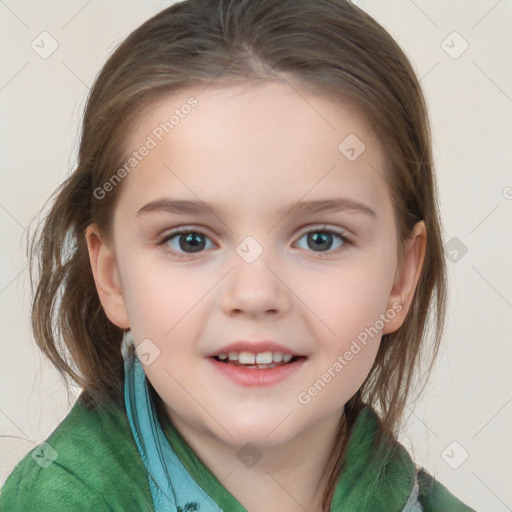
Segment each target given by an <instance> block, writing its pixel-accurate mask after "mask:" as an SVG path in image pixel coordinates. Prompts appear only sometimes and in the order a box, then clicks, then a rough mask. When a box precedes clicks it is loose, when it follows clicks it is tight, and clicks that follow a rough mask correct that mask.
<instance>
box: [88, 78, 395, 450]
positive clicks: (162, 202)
mask: <svg viewBox="0 0 512 512" xmlns="http://www.w3.org/2000/svg"><path fill="white" fill-rule="evenodd" d="M190 97H194V98H195V100H196V101H197V103H196V104H195V105H194V106H193V107H192V108H190V109H189V108H182V106H183V105H185V104H187V100H188V98H190ZM305 99H307V101H305ZM189 104H191V103H189ZM176 109H178V111H179V112H178V113H179V114H180V115H178V116H177V117H176V119H177V118H178V117H179V121H178V122H176V119H174V123H175V124H174V125H173V127H172V130H171V129H169V126H168V125H167V128H168V133H166V131H165V129H163V128H162V125H161V123H165V122H166V121H168V120H169V118H170V116H171V115H172V114H173V112H175V110H176ZM180 109H181V110H180ZM185 112H187V113H185ZM164 126H165V125H164ZM158 127H160V129H158ZM354 135H355V136H357V138H358V139H359V141H358V140H357V139H355V138H354ZM347 137H350V138H349V139H347V141H346V142H343V141H344V140H345V139H346V138H347ZM150 139H151V141H152V142H151V141H150ZM159 139H161V140H159ZM361 143H362V144H364V151H363V152H362V153H360V150H361V148H362V147H363V146H362V145H361ZM340 144H341V146H340ZM143 145H146V147H149V150H148V151H144V150H142V151H139V148H141V147H142V146H143ZM150 146H151V147H150ZM127 147H128V148H129V150H128V152H129V153H130V154H131V152H133V151H138V155H139V156H138V157H137V159H138V160H137V164H136V165H135V166H134V167H133V169H131V170H130V172H129V173H127V175H126V176H125V177H124V178H123V181H122V183H121V186H122V189H121V190H120V195H119V197H118V201H117V203H116V207H115V211H114V217H113V237H112V240H110V241H109V242H108V243H107V242H106V241H101V242H99V247H100V250H99V251H97V252H96V254H99V259H98V258H97V259H96V260H95V261H96V262H98V261H99V262H100V263H99V264H98V267H97V269H96V271H95V278H96V281H97V285H98V287H99V290H100V289H101V290H100V297H101V299H102V303H103V305H104V307H105V310H106V312H107V314H108V316H109V318H111V320H112V321H114V322H115V323H117V324H118V325H120V326H122V327H126V328H128V327H129V328H130V329H131V331H132V335H133V338H134V340H135V345H136V346H137V345H139V344H140V343H141V342H143V340H145V341H144V343H145V344H146V345H145V347H146V349H147V351H148V352H149V353H150V356H149V359H150V360H152V362H151V364H148V365H146V366H144V370H145V372H146V375H147V377H148V379H149V380H150V382H151V384H152V385H153V387H154V388H155V389H156V391H157V392H158V394H159V395H160V396H161V398H162V399H163V401H164V402H165V404H166V407H167V410H168V412H169V416H170V418H171V420H174V421H175V422H176V423H177V424H179V425H186V426H187V428H188V429H190V430H191V431H195V432H202V433H207V434H208V435H210V436H213V437H215V438H216V439H217V440H219V441H222V442H225V443H228V444H231V445H243V444H245V443H246V442H247V441H248V440H250V441H251V442H253V443H256V444H258V445H260V446H276V445H279V444H283V443H286V442H287V441H290V440H292V439H293V438H297V437H299V436H301V435H303V434H306V433H307V432H309V431H312V430H313V429H314V428H315V425H316V424H317V423H318V422H319V421H323V420H327V419H329V418H331V419H332V420H334V419H336V420H337V419H339V417H340V415H341V414H342V408H343V405H344V404H345V403H346V402H347V400H349V399H350V397H352V395H353V394H354V393H355V392H356V391H357V390H358V388H359V387H360V386H361V384H362V383H363V381H364V379H365V377H366V376H367V374H368V372H369V370H370V368H371V365H372V363H373V361H374V359H375V356H376V354H377V350H378V348H379V343H380V338H381V335H382V334H383V333H386V332H391V331H393V330H396V328H397V322H400V318H401V314H399V313H398V311H399V309H400V307H397V306H396V304H397V303H398V302H399V300H398V299H399V297H398V296H397V295H398V294H397V293H395V287H394V284H395V277H396V275H397V240H396V226H395V221H394V214H393V206H392V200H391V197H390V194H389V191H388V189H387V185H386V182H385V181H384V179H383V176H384V175H385V173H386V171H385V169H384V165H385V164H384V154H383V152H382V151H381V148H380V146H379V143H378V141H377V139H376V138H375V136H374V135H373V133H372V132H371V130H370V129H369V128H368V126H367V125H366V123H365V122H364V120H363V117H362V116H361V115H360V113H359V112H358V111H357V109H356V108H355V107H354V106H351V105H350V104H349V103H346V104H340V103H335V102H334V101H333V100H331V99H329V98H328V97H323V96H321V95H315V94H313V93H311V92H307V93H306V92H305V91H303V92H302V94H301V95H299V94H298V93H297V92H296V90H294V89H292V88H291V87H289V86H288V85H283V84H277V83H264V84H258V85H254V84H253V85H237V86H229V87H227V86H226V87H217V88H215V87H213V86H212V87H210V88H208V89H207V90H206V91H204V92H201V90H200V89H197V90H194V89H190V90H187V91H186V92H183V93H180V94H179V95H172V96H168V97H166V98H164V99H161V100H159V101H158V102H157V103H154V104H152V105H151V107H150V108H149V109H147V110H146V111H145V112H144V114H143V115H142V116H141V117H140V118H139V122H138V123H137V125H136V127H135V129H134V131H133V133H132V135H131V137H130V140H129V141H128V144H127ZM351 147H353V148H354V151H351V150H350V148H351ZM142 153H145V156H142ZM358 153H360V154H359V156H358ZM139 157H140V161H139ZM354 157H356V158H354ZM132 163H134V162H132ZM117 186H120V185H117ZM185 200H186V201H193V202H197V203H198V204H199V206H203V207H204V205H205V204H206V205H208V207H205V208H204V209H203V210H202V211H201V210H198V211H188V212H180V211H178V210H177V209H176V208H175V207H173V206H172V204H171V202H173V201H185ZM340 200H343V201H340ZM312 201H338V205H339V207H338V208H336V209H316V210H315V209H311V208H310V209H306V208H300V205H301V204H302V203H305V202H312ZM318 204H320V203H318ZM351 205H352V206H351ZM178 230H179V231H180V232H181V233H180V234H178V233H177V231H178ZM92 245H93V244H90V246H91V247H92ZM91 252H92V253H94V250H92V251H91ZM93 259H94V258H93ZM93 266H94V265H93ZM109 273H110V274H109ZM102 275H103V276H106V275H110V277H109V278H107V277H104V278H102V277H101V276H102ZM101 279H104V284H103V286H102V285H101V282H100V281H101ZM105 283H110V285H111V287H110V288H109V287H108V284H105ZM109 294H110V295H109ZM393 304H395V306H393ZM402 320H403V318H402ZM365 329H366V331H365ZM372 329H373V330H372ZM364 333H366V337H365V335H364ZM369 333H371V334H369ZM364 339H365V342H363V340H364ZM239 340H246V341H247V342H249V343H251V342H259V341H262V340H271V341H274V342H276V343H278V344H280V345H283V346H284V347H286V348H287V349H288V351H289V352H291V353H294V354H298V355H301V356H303V357H302V358H301V359H300V361H299V364H297V363H293V364H295V366H294V369H293V371H290V372H288V373H287V375H286V376H285V377H284V378H283V379H281V380H279V381H277V382H274V383H266V384H262V385H247V384H243V383H240V382H236V381H234V380H233V379H232V378H231V377H228V376H227V375H226V374H225V373H224V371H222V370H221V369H219V365H221V364H222V365H224V364H226V363H220V362H215V363H214V362H213V361H212V358H211V357H209V356H210V355H211V354H219V353H221V352H223V351H224V350H223V349H224V347H226V346H227V345H229V344H232V343H234V342H236V341H239ZM356 347H358V348H356ZM349 353H351V354H352V356H351V357H350V354H349ZM336 363H338V364H336ZM247 371H258V373H260V372H263V371H272V370H247ZM326 374H329V375H326ZM319 380H320V381H321V383H319ZM315 383H316V387H315ZM315 390H316V391H315ZM276 426H278V428H276Z"/></svg>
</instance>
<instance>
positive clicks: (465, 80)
mask: <svg viewBox="0 0 512 512" xmlns="http://www.w3.org/2000/svg"><path fill="white" fill-rule="evenodd" d="M170 3H171V2H163V1H160V2H157V1H154V0H153V1H148V0H145V1H142V0H130V1H126V0H123V1H121V0H108V1H103V2H99V1H98V0H92V1H83V0H80V1H77V0H73V1H69V0H66V1H60V2H58V1H55V0H52V1H46V2H44V3H43V2H30V1H21V0H18V1H15V0H6V1H1V2H0V34H1V35H0V40H1V43H2V60H1V62H2V64H1V72H0V105H1V127H0V130H1V132H0V144H1V151H2V159H1V173H2V174H1V181H2V187H1V191H0V234H1V241H2V242H1V244H0V247H1V249H0V251H1V255H0V258H1V265H0V307H1V323H0V338H1V340H2V343H1V357H0V371H1V382H0V385H1V390H2V393H1V400H0V435H1V437H0V443H1V450H2V456H1V467H0V483H3V482H4V480H5V478H6V476H7V475H8V474H9V473H10V471H11V470H12V468H13V467H14V465H15V464H16V462H17V461H18V460H20V459H21V458H22V456H24V455H25V454H26V453H28V452H29V451H30V450H32V449H33V448H34V447H35V446H37V444H39V443H41V442H42V441H44V440H45V439H46V437H48V435H49V434H50V433H51V432H52V430H53V429H54V428H55V427H56V426H57V425H58V423H59V422H60V421H61V420H62V419H63V418H64V416H65V415H66V414H67V412H68V410H69V408H70V407H71V405H72V403H73V401H74V397H75V396H76V392H77V389H74V390H72V393H71V394H70V395H69V396H68V395H67V393H66V390H65V387H64V385H63V383H62V381H61V380H60V378H59V377H58V374H57V373H56V371H55V370H54V369H53V368H52V367H51V366H50V365H49V363H47V362H46V361H45V360H43V358H42V356H40V354H39V352H38V350H37V348H36V346H35V343H34V342H33V340H32V338H31V334H30V330H29V321H28V308H29V302H30V295H29V283H28V273H27V266H26V259H25V252H24V251H25V246H26V244H25V238H24V237H25V235H26V228H27V226H28V224H29V222H30V220H31V219H32V218H33V217H34V215H35V214H36V213H37V211H38V210H39V209H40V208H41V207H42V205H43V203H44V201H45V200H46V199H47V198H48V197H49V195H50V194H51V192H52V191H53V189H54V188H55V187H56V186H57V185H58V184H59V183H60V182H61V181H62V179H63V178H64V177H65V176H66V174H67V172H68V171H69V170H70V169H71V168H72V167H73V163H74V161H75V157H76V147H77V143H78V123H79V119H80V115H81V112H82V110H83V107H84V103H85V98H86V94H87V93H88V90H89V87H90V86H91V84H92V81H93V78H94V77H95V75H96V73H97V72H98V71H99V69H100V67H101V66H102V64H103V63H104V61H105V59H106V57H107V55H108V54H109V53H110V52H111V51H112V50H113V48H114V47H115V46H116V45H117V44H118V43H119V42H120V41H121V40H122V39H123V38H124V37H125V36H126V35H127V34H128V33H129V32H130V31H131V30H133V29H134V28H135V27H137V26H138V25H139V24H140V23H141V22H142V21H144V20H146V19H147V18H148V17H150V16H151V15H153V14H154V13H156V12H158V11H159V10H161V9H163V8H164V7H166V6H167V5H169V4H170ZM355 3H357V4H358V5H360V6H361V7H362V8H363V9H365V10H366V11H367V12H368V13H369V14H371V15H372V16H374V17H375V18H376V19H377V21H379V22H380V23H381V24H382V25H383V26H384V27H386V28H387V29H388V30H389V31H390V32H391V34H392V35H393V36H394V37H395V38H396V40H397V41H398V43H399V44H400V45H401V46H402V47H403V48H404V50H405V51H406V53H407V54H408V55H409V56H410V58H411V59H412V60H413V62H414V65H415V69H416V70H417V73H418V75H419V76H420V77H421V83H422V85H423V87H424V90H425V92H426V94H427V98H428V102H429V108H430V111H431V116H432V124H433V131H434V141H435V157H436V163H437V169H438V176H439V186H440V196H441V198H440V199H441V209H442V215H443V219H444V226H445V233H444V239H445V242H446V243H447V244H448V246H447V257H449V259H451V260H453V259H455V260H456V261H448V266H449V273H450V285H451V300H450V307H449V311H448V316H449V324H448V328H447V330H446V335H445V339H444V347H443V349H442V352H441V355H440V358H439V360H438V364H437V366H436V368H435V371H434V373H433V374H432V379H431V381H430V384H429V386H428V387H427V388H426V390H425V391H424V393H423V395H422V397H421V399H420V401H418V403H416V404H415V406H414V409H412V408H411V409H409V411H408V414H407V418H406V419H407V423H406V425H405V428H404V430H403V433H402V434H401V441H402V442H403V443H404V444H405V445H406V446H407V447H408V448H409V449H410V450H411V452H412V453H413V457H414V458H415V460H416V462H417V463H419V464H422V465H424V466H425V467H426V468H427V469H428V470H429V471H430V472H431V473H433V474H435V475H436V476H437V478H438V479H439V480H440V481H441V482H443V483H444V484H445V485H446V486H447V487H448V488H449V489H450V490H451V491H452V492H453V493H454V494H456V495H457V496H459V497H460V498H461V499H463V500H464V501H465V502H466V503H467V504H468V505H470V506H472V507H474V508H475V509H477V510H480V511H493V512H501V511H505V510H511V509H512V487H511V486H510V481H511V480H512V467H511V464H510V460H511V456H512V441H511V438H510V434H509V433H510V431H511V428H510V427H511V424H512V386H511V372H510V364H511V361H512V323H511V322H510V319H511V318H512V272H511V261H512V257H511V256H512V254H511V253H512V236H511V231H512V230H511V226H512V172H511V164H512V153H511V151H510V148H511V147H512V123H511V118H512V71H511V62H510V55H511V54H512V37H511V32H512V3H511V2H510V1H508V0H501V1H495V0H493V1H486V0H478V1H476V0H472V1H468V0H464V1H463V0H458V1H454V0H450V2H446V1H428V0H414V1H412V0H395V1H391V0H359V1H357V2H355ZM43 31H46V32H48V33H49V34H50V35H51V37H52V38H53V39H55V41H56V42H57V44H58V48H57V49H56V51H55V52H54V53H53V54H52V55H50V56H49V57H48V58H46V59H43V58H41V57H40V56H39V55H38V53H36V52H35V51H34V50H33V49H32V47H31V44H32V42H33V41H34V40H35V41H36V43H37V41H40V37H48V36H40V34H41V33H42V32H43ZM454 31H456V32H458V34H460V35H457V34H455V35H454V34H452V33H453V32H454ZM46 41H47V44H46V45H45V48H51V47H50V46H49V43H50V42H51V41H50V39H47V40H46ZM443 41H445V42H444V43H443ZM466 44H468V45H469V46H468V48H467V49H466V51H464V52H463V53H461V55H460V56H457V55H456V54H458V53H460V52H461V50H462V49H464V47H465V45H466ZM447 52H448V53H447ZM449 53H451V54H452V56H450V55H449ZM454 56H457V58H454ZM454 238H456V239H457V240H455V241H454ZM454 244H459V248H460V247H462V245H461V244H463V246H464V247H466V248H467V253H465V254H463V255H462V252H460V249H457V248H456V245H454ZM454 249H455V250H458V251H459V252H458V253H457V254H456V253H454V252H453V251H454ZM454 442H455V443H456V444H452V443H454ZM466 452H467V454H468V458H467V460H465V461H464V462H462V460H463V459H464V457H465V454H466ZM455 466H458V467H457V468H456V469H454V467H455Z"/></svg>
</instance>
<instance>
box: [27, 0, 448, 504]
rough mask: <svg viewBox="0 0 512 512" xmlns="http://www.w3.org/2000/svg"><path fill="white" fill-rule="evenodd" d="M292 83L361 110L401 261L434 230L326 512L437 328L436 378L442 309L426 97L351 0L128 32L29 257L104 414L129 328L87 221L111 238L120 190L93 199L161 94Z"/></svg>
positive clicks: (268, 6)
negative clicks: (362, 430)
mask: <svg viewBox="0 0 512 512" xmlns="http://www.w3.org/2000/svg"><path fill="white" fill-rule="evenodd" d="M284 75H286V76H287V77H292V78H293V79H294V80H295V81H297V83H301V84H303V85H304V86H306V87H309V88H311V89H313V90H316V91H318V92H319V93H322V94H329V95H330V97H331V98H333V99H340V100H341V101H343V100H345V99H347V98H348V99H350V100H351V101H354V102H355V103H356V104H357V105H358V106H359V107H360V109H361V111H362V112H363V113H364V115H365V117H366V118H367V120H368V121H369V122H370V123H371V125H372V126H373V127H374V129H375V131H376V133H377V135H378V137H379V140H380V142H381V144H382V147H383V148H384V150H385V153H386V156H387V164H388V165H387V167H388V168H387V177H386V180H387V184H388V187H389V190H390V194H391V196H392V197H393V198H394V208H395V210H394V213H395V219H396V224H397V239H398V243H399V255H398V256H399V261H401V258H402V256H403V251H404V243H405V242H406V241H407V238H408V236H410V234H411V232H412V229H413V227H414V225H415V224H416V223H417V222H418V221H420V220H423V221H424V222H425V225H426V230H427V235H428V242H427V248H426V255H425V260H424V265H423V269H422V273H421V276H420V279H419V282H418V285H417V288H416V292H415V295H414V298H413V302H412V304H411V308H410V310H409V312H408V315H407V318H406V320H405V322H404V324H403V325H402V326H401V328H400V329H398V331H396V332H394V333H392V334H387V335H384V336H383V337H382V341H381V345H380V349H379V352H378V355H377V358H376V360H375V363H374V365H373V367H372V368H371V371H370V373H369V375H368V377H367V379H366V380H365V382H364V383H363V385H362V387H361V388H360V389H359V391H358V392H357V393H356V394H355V395H354V396H353V397H352V398H351V399H350V400H349V402H348V403H347V404H346V405H345V415H344V416H345V419H346V423H345V425H343V424H341V423H340V436H339V438H338V441H337V443H336V446H335V447H334V449H333V451H332V456H331V458H330V460H329V462H328V464H327V466H326V468H325V473H324V477H325V479H326V485H325V490H324V493H323V508H324V509H325V510H328V509H329V504H330V502H331V499H332V494H333V491H334V487H335V484H336V480H337V478H338V476H339V473H340V471H341V469H342V466H343V456H344V453H345V448H346V439H348V436H343V435H341V432H342V429H343V428H347V432H348V433H350V432H351V428H352V426H353V424H354V422H355V419H356V418H357V415H358V414H359V412H360V411H361V409H362V408H363V407H364V405H365V404H369V405H372V406H375V407H376V409H378V411H379V416H380V423H381V428H382V430H383V431H386V432H389V433H393V432H396V429H397V426H398V424H399V422H400V419H401V417H402V415H403V412H404V407H405V405H406V401H407V399H408V395H409V390H410V387H411V384H412V383H413V375H414V372H413V370H414V369H415V367H416V366H417V363H418V360H419V355H420V347H422V346H423V345H424V340H426V339H427V333H428V331H429V327H430V326H431V327H432V328H433V336H432V339H431V344H430V345H429V353H428V354H427V355H428V357H427V358H426V360H427V361H429V365H428V372H430V370H431V368H432V364H433V362H434V358H435V356H436V354H437V351H438V346H439V342H440V339H441V336H442V331H443V327H444V314H445V302H446V269H445V261H444V257H443V249H442V239H441V225H440V220H439V215H438V205H437V198H436V184H435V177H434V174H433V162H432V154H431V138H430V137H431V136H430V128H429V123H428V116H427V108H426V105H425V100H424V97H423V94H422V91H421V88H420V85H419V82H418V80H417V78H416V76H415V73H414V71H413V69H412V67H411V65H410V63H409V61H408V59H407V57H406V56H405V54H404V53H403V52H402V50H401V49H400V48H399V46H398V45H397V44H396V42H395V41H394V40H393V38H392V37H391V36H390V35H389V34H388V33H387V32H386V31H385V30H384V29H383V28H382V27H381V26H380V25H379V24H378V23H377V22H376V21H375V20H373V19H372V18H371V17H370V16H369V15H367V14H366V13H365V12H364V11H362V10H361V9H359V8H358V7H356V6H354V5H353V4H351V3H350V2H349V1H347V0H185V1H181V2H179V3H176V4H174V5H172V6H171V7H169V8H167V9H165V10H164V11H162V12H160V13H159V14H157V15H156V16H154V17H153V18H151V19H150V20H148V21H147V22H145V23H144V24H143V25H141V26H140V27H139V28H137V29H136V30H135V31H134V32H133V33H132V34H130V36H129V37H128V38H127V39H126V40H125V41H124V42H123V43H122V44H121V45H120V46H119V47H118V48H117V49H116V50H115V51H114V53H113V54H112V56H111V57H110V58H109V59H108V61H107V62H106V64H105V65H104V67H103V69H102V70H101V72H100V73H99V75H98V77H97V78H96V81H95V84H94V86H93V88H92V89H91V92H90V95H89V98H88V101H87V105H86V109H85V114H84V119H83V126H82V135H81V140H80V147H79V155H78V164H77V168H76V169H75V170H74V172H73V173H72V174H71V175H70V177H69V178H68V179H67V180H66V181H65V182H64V183H63V184H62V186H61V187H60V188H59V189H58V190H57V191H56V192H55V196H54V197H53V205H52V207H51V209H50V211H49V213H48V214H47V216H46V217H45V219H44V220H43V222H42V223H41V224H40V226H39V229H38V230H37V232H36V233H34V238H33V243H32V245H31V247H30V254H29V256H30V260H31V275H32V279H33V284H34V287H35V297H34V301H33V307H32V324H33V330H34V335H35V339H36V341H37V343H38V345H39V347H40V348H41V350H42V351H43V352H44V354H45V355H46V356H47V357H48V358H49V359H50V360H51V361H52V362H53V364H54V365H55V366H56V367H57V369H58V370H59V371H60V372H61V374H62V376H63V377H65V376H66V374H67V375H69V376H71V377H72V378H73V379H74V380H75V381H76V382H77V383H78V384H79V385H80V386H81V387H83V388H84V394H83V396H84V397H89V400H90V402H91V403H95V404H100V403H105V402H106V401H114V402H117V403H121V397H122V387H123V361H122V356H121V352H120V344H121V341H122V335H123V331H122V330H121V329H119V328H118V327H116V326H115V325H113V324H112V323H111V322H110V321H109V320H108V319H107V317H106V315H105V313H104V311H103V309H102V306H101V304H100V301H99V298H98V295H97V292H96V288H95V285H94V281H93V276H92V272H91V268H90V264H89V260H88V253H87V246H86V240H85V235H84V234H85V230H86V228H87V226H89V225H90V224H92V223H96V224H97V225H98V226H99V228H100V229H101V230H102V231H103V232H104V233H105V234H108V233H109V231H110V227H111V218H112V211H113V208H114V206H115V202H116V197H117V196H118V194H119V192H120V189H121V188H122V183H120V184H119V185H118V186H116V187H115V188H114V189H113V190H112V191H111V192H109V193H108V194H106V196H105V197H104V198H102V199H98V198H97V197H96V196H95V194H94V191H95V190H96V189H97V188H98V187H101V186H102V185H103V184H104V183H105V182H106V181H107V180H108V179H109V178H111V176H112V175H113V172H114V171H115V170H116V169H118V168H119V166H121V165H122V163H123V161H124V159H123V156H124V154H123V153H124V149H123V144H124V143H125V142H126V139H127V136H128V135H129V133H130V127H131V126H132V125H133V122H134V121H135V120H136V119H137V115H139V114H140V112H141V111H142V110H143V109H144V108H145V107H146V106H148V105H149V104H150V103H151V102H152V101H153V100H155V99H156V98H158V97H160V96H162V95H165V94H169V93H171V92H176V91H179V90H184V89H186V88H187V87H193V86H197V85H198V84H204V85H205V86H206V85H208V84H210V83H211V82H213V81H216V84H218V85H228V84H233V83H239V82H241V81H254V80H283V76H284ZM35 260H38V265H37V266H36V264H35ZM430 319H432V320H433V322H432V325H431V324H430V322H429V320H430ZM155 398H156V399H157V401H158V398H159V397H158V396H156V397H155ZM161 406H162V404H161V403H159V404H158V407H159V411H160V414H162V408H161Z"/></svg>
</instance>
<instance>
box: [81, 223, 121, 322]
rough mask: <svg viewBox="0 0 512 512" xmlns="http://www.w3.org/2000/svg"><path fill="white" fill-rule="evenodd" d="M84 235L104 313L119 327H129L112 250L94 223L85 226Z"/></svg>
mask: <svg viewBox="0 0 512 512" xmlns="http://www.w3.org/2000/svg"><path fill="white" fill-rule="evenodd" d="M85 237H86V240H87V250H88V251H89V261H90V262H91V269H92V274H93V276H94V282H95V284H96V290H97V291H98V295H99V298H100V302H101V305H102V306H103V309H104V311H105V314H106V315H107V317H108V319H109V320H110V321H111V322H112V323H113V324H115V325H117V326H118V327H120V328H121V329H129V328H130V322H129V321H128V314H127V311H126V303H125V300H124V294H123V289H122V286H121V281H120V279H119V272H118V268H117V262H116V259H115V255H114V252H113V250H112V249H111V248H110V247H109V246H108V244H107V242H106V240H105V239H104V237H102V235H101V233H100V230H99V228H98V226H97V225H96V224H91V225H90V226H88V227H87V230H86V232H85Z"/></svg>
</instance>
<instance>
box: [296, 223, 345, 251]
mask: <svg viewBox="0 0 512 512" xmlns="http://www.w3.org/2000/svg"><path fill="white" fill-rule="evenodd" d="M303 238H306V244H307V245H308V246H309V247H312V248H313V250H314V252H330V253H338V252H341V251H343V250H345V249H346V248H347V246H349V245H350V244H351V242H350V241H349V240H348V239H347V238H346V237H345V236H343V235H342V234H341V233H339V232H338V231H334V230H332V229H327V228H326V227H325V226H319V227H316V228H314V229H311V230H309V231H307V232H306V233H304V234H303V235H302V237H301V238H300V239H299V241H300V240H302V239H303ZM336 239H338V240H340V242H339V243H338V244H337V245H336V246H335V247H334V249H335V250H330V249H332V245H333V242H335V241H336ZM306 248H308V247H306ZM317 249H318V250H317Z"/></svg>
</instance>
